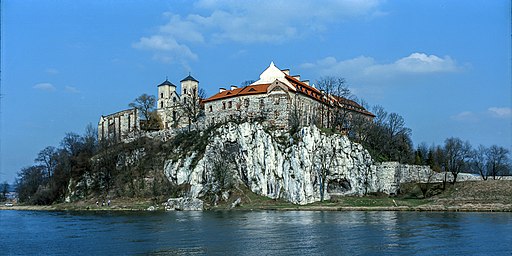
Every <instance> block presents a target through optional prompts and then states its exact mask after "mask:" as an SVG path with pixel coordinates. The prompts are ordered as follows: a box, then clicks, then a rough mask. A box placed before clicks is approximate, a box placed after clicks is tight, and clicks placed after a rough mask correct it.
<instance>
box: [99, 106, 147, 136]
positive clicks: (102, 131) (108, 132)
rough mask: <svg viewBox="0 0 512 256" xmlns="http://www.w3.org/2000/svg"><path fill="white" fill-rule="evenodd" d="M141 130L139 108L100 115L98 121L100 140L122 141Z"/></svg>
mask: <svg viewBox="0 0 512 256" xmlns="http://www.w3.org/2000/svg"><path fill="white" fill-rule="evenodd" d="M139 130H140V122H139V112H138V110H137V109H135V108H134V109H128V110H123V111H120V112H117V113H114V114H111V115H107V116H101V117H100V121H99V122H98V140H105V139H113V140H116V141H121V140H124V139H126V138H128V137H133V136H134V135H136V134H137V133H138V132H139Z"/></svg>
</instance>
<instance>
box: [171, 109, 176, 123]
mask: <svg viewBox="0 0 512 256" xmlns="http://www.w3.org/2000/svg"><path fill="white" fill-rule="evenodd" d="M172 120H173V121H176V111H172Z"/></svg>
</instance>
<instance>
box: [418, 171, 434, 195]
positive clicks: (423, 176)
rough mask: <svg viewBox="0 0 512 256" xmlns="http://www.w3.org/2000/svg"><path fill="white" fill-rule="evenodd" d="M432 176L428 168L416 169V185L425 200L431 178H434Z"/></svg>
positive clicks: (432, 173)
mask: <svg viewBox="0 0 512 256" xmlns="http://www.w3.org/2000/svg"><path fill="white" fill-rule="evenodd" d="M434 174H435V172H433V171H432V170H431V169H429V168H417V176H418V183H417V185H418V187H419V188H420V190H421V194H422V195H423V198H427V194H428V192H429V191H430V187H431V186H432V178H433V177H434Z"/></svg>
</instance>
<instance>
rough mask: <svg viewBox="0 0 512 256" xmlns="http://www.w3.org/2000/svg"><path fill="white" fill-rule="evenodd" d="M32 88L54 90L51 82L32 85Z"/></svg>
mask: <svg viewBox="0 0 512 256" xmlns="http://www.w3.org/2000/svg"><path fill="white" fill-rule="evenodd" d="M32 88H34V89H37V90H42V91H49V92H51V91H55V90H56V88H55V86H53V84H50V83H39V84H36V85H34V86H33V87H32Z"/></svg>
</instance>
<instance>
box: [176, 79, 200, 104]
mask: <svg viewBox="0 0 512 256" xmlns="http://www.w3.org/2000/svg"><path fill="white" fill-rule="evenodd" d="M180 82H181V100H182V101H183V103H186V102H187V101H188V100H191V99H192V100H198V96H197V93H198V89H199V88H198V87H199V81H197V80H196V79H195V78H193V77H192V76H191V75H190V74H189V75H188V76H187V77H185V78H183V80H181V81H180Z"/></svg>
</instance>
